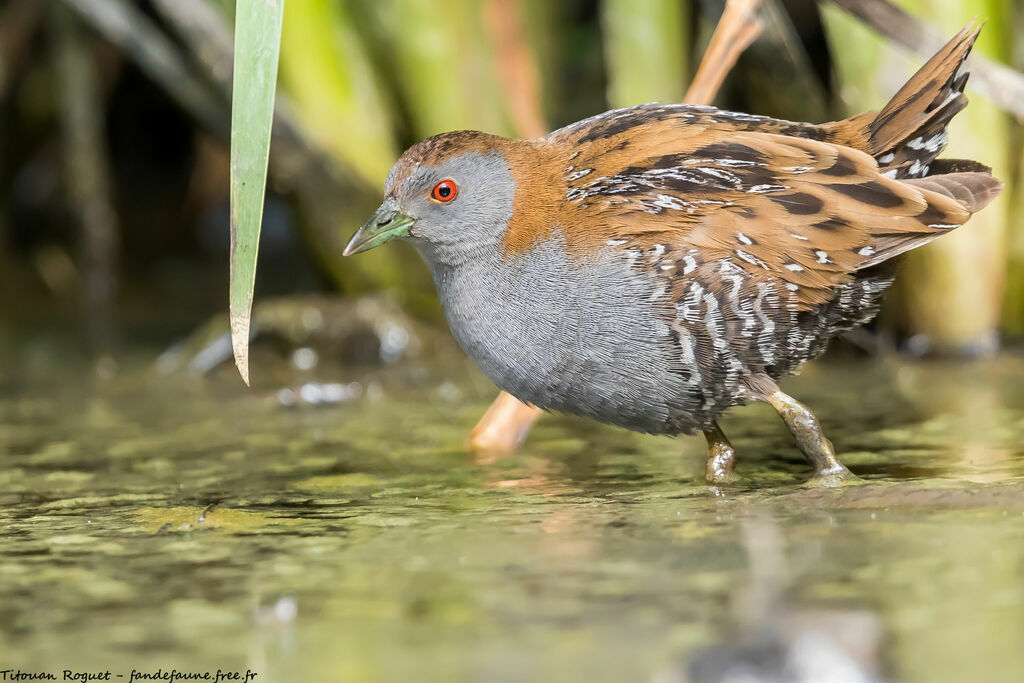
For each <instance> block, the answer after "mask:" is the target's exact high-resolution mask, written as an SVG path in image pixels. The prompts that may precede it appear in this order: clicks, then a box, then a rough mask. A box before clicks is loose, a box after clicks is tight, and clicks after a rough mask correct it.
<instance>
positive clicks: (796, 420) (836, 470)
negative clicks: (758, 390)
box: [768, 390, 857, 487]
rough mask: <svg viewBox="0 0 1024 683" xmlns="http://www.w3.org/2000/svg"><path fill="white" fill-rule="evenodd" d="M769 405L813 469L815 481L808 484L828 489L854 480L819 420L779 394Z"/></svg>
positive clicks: (769, 399)
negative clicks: (837, 455)
mask: <svg viewBox="0 0 1024 683" xmlns="http://www.w3.org/2000/svg"><path fill="white" fill-rule="evenodd" d="M768 402H769V403H771V404H772V407H773V408H775V410H777V411H779V416H780V417H782V419H783V420H784V421H785V423H786V426H787V427H789V431H791V432H792V433H793V438H795V439H796V443H797V446H799V447H800V450H801V451H803V453H804V455H805V456H807V459H808V460H810V461H811V465H813V466H814V477H813V478H812V479H811V481H810V482H808V483H811V484H815V485H819V486H830V487H831V486H839V485H840V484H842V483H843V482H844V481H850V480H855V479H856V478H857V477H856V476H854V474H853V473H852V472H850V470H848V469H846V465H844V464H843V463H841V462H839V459H838V458H836V452H835V449H834V448H833V447H832V442H831V441H829V440H828V439H826V438H825V434H824V433H823V432H822V431H821V425H820V424H819V423H818V418H816V417H815V416H814V413H812V412H811V411H810V409H809V408H808V407H807V406H805V405H804V404H803V403H800V401H797V400H796V399H795V398H793V397H792V396H790V395H788V394H785V393H783V392H782V391H779V390H776V391H775V392H774V393H772V394H771V395H770V396H769V397H768Z"/></svg>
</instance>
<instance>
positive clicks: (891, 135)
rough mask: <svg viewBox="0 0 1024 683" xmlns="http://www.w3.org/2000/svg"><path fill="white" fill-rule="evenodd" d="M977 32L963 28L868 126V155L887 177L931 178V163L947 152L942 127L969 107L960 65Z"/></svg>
mask: <svg viewBox="0 0 1024 683" xmlns="http://www.w3.org/2000/svg"><path fill="white" fill-rule="evenodd" d="M980 32H981V29H980V28H974V25H973V24H969V25H968V26H966V27H964V28H963V29H962V30H961V31H960V32H959V33H957V34H956V35H955V36H953V38H952V40H950V41H949V42H948V43H946V44H945V45H944V46H943V47H942V49H941V50H939V51H938V52H937V53H935V55H934V56H933V57H932V58H931V59H929V60H928V61H927V63H925V65H924V66H922V67H921V68H920V69H918V71H917V73H915V74H914V75H913V76H912V77H911V78H910V80H909V81H907V83H906V84H905V85H904V86H903V87H902V88H900V89H899V92H897V93H896V94H895V95H893V97H892V99H891V100H889V103H888V104H887V105H885V108H884V109H882V111H880V112H878V114H876V115H874V118H871V119H870V122H868V123H867V126H866V130H865V133H866V136H867V139H868V140H867V141H868V152H869V153H870V154H871V155H872V156H873V157H875V159H876V160H877V161H878V165H879V167H881V168H882V169H883V170H884V171H886V172H887V173H888V174H889V175H892V176H893V177H896V178H922V177H924V176H926V175H930V174H929V170H930V167H931V165H932V162H934V161H935V157H936V156H938V154H939V152H941V151H942V149H943V148H944V147H945V146H946V126H947V125H949V122H950V120H952V118H953V117H954V116H956V114H957V113H958V112H960V111H961V110H962V109H963V108H964V107H966V106H967V97H966V96H965V95H964V93H963V90H964V85H965V84H966V83H967V76H968V72H967V70H966V69H965V68H964V61H965V60H966V59H967V55H968V54H970V52H971V47H973V46H974V41H975V40H976V39H977V38H978V33H980ZM968 163H969V162H968ZM935 170H937V169H935ZM935 170H933V172H932V174H934V172H935ZM957 170H961V169H957ZM962 170H981V169H973V168H972V169H962Z"/></svg>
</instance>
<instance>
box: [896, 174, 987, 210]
mask: <svg viewBox="0 0 1024 683" xmlns="http://www.w3.org/2000/svg"><path fill="white" fill-rule="evenodd" d="M903 182H905V183H907V184H908V185H913V186H914V187H917V188H919V189H922V190H929V191H931V192H936V193H938V194H942V195H945V196H947V197H949V198H950V199H955V200H956V201H957V202H959V203H960V205H961V206H963V207H964V209H966V210H967V211H969V212H970V213H977V212H979V211H981V210H982V209H983V208H985V207H986V206H987V205H988V203H989V202H991V201H992V200H993V199H995V198H996V196H997V195H998V194H999V191H1000V190H1002V189H1003V183H1002V182H1000V181H999V180H998V179H997V178H995V177H993V176H991V175H989V174H988V173H976V172H964V173H947V174H945V175H933V176H928V177H927V178H909V179H907V180H905V181H903Z"/></svg>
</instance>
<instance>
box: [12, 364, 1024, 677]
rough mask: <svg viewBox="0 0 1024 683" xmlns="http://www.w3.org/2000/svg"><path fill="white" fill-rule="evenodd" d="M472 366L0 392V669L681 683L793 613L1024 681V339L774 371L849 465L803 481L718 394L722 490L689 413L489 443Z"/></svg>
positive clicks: (926, 661)
mask: <svg viewBox="0 0 1024 683" xmlns="http://www.w3.org/2000/svg"><path fill="white" fill-rule="evenodd" d="M452 367H455V368H456V369H455V370H454V371H453V370H452ZM464 367H465V366H464V365H461V360H460V359H459V357H458V356H457V355H455V354H454V353H451V354H450V355H448V356H446V357H444V359H442V360H441V361H439V362H438V364H437V365H423V366H419V365H414V366H408V365H400V366H396V367H394V368H393V369H392V370H389V371H386V372H384V373H382V374H379V375H378V376H376V378H375V381H379V382H380V383H381V386H382V387H383V388H382V390H381V391H380V392H378V393H377V394H375V395H374V396H373V397H370V396H367V395H366V394H364V395H363V396H362V397H361V398H359V399H357V400H352V401H346V402H342V403H337V404H332V405H326V406H298V407H296V406H292V407H285V406H282V405H280V403H279V402H278V401H276V400H275V395H276V394H275V391H274V390H273V389H267V390H265V391H257V392H253V393H248V392H244V391H241V390H240V389H237V388H236V387H235V385H234V384H230V383H226V382H219V381H217V380H216V379H211V380H206V381H197V380H186V379H180V378H179V379H168V380H163V383H162V384H159V385H158V384H156V383H155V382H154V381H153V380H152V378H147V377H132V376H129V377H125V378H123V379H122V380H118V381H116V382H114V383H111V384H107V385H104V386H101V387H98V388H97V387H94V386H92V384H91V381H90V380H89V379H88V378H85V377H82V378H80V379H79V380H76V381H69V382H70V383H69V382H64V383H63V384H62V386H61V389H60V391H56V390H54V389H53V388H52V384H47V383H44V382H38V383H37V384H33V383H32V382H29V381H26V382H23V383H20V389H19V391H18V392H14V391H13V390H6V392H5V393H4V394H2V395H0V453H2V455H0V458H2V461H0V462H2V467H0V482H2V483H3V486H2V488H0V501H2V506H0V558H2V560H0V653H2V657H0V659H2V664H3V668H8V667H14V668H18V667H20V668H22V669H25V670H53V671H55V672H58V671H59V670H60V669H63V668H72V669H81V670H86V669H90V670H91V669H101V668H102V669H105V668H110V669H112V670H115V671H116V670H122V671H123V672H125V673H127V671H128V670H130V669H131V668H136V669H147V670H153V669H156V668H157V667H161V666H162V667H164V668H166V669H169V668H178V669H179V670H181V669H184V668H189V669H193V670H195V669H198V670H206V669H209V670H216V669H217V668H233V669H242V670H244V669H246V668H249V669H253V670H255V671H258V672H259V673H260V676H261V678H260V679H258V680H260V681H263V682H266V681H298V680H302V681H336V680H346V681H348V680H351V681H389V680H394V681H400V680H402V681H404V680H425V681H432V680H437V681H454V680H485V681H535V680H545V681H548V680H593V681H626V680H630V681H632V680H678V678H673V677H676V676H678V675H679V674H680V672H681V671H682V670H684V669H685V666H686V665H687V664H686V663H687V662H690V661H691V660H692V659H693V658H695V657H701V656H702V654H701V653H706V652H708V650H707V648H708V647H709V646H712V645H716V644H718V645H721V644H727V645H729V644H736V643H738V642H741V641H742V640H743V638H744V637H745V636H744V634H749V633H759V632H763V631H770V632H777V633H778V635H779V637H780V638H783V639H784V638H787V637H790V635H788V634H790V633H792V632H793V631H792V629H794V628H796V626H794V624H802V625H803V626H802V627H801V628H810V629H812V631H813V632H819V633H821V632H824V633H829V632H833V633H837V632H839V631H841V630H851V629H852V631H851V632H852V633H854V634H856V635H857V637H856V638H855V640H856V641H858V642H861V643H862V644H865V643H866V644H870V643H875V645H872V646H870V647H869V646H868V645H865V649H866V650H867V651H868V654H866V655H865V661H866V664H865V666H869V667H870V666H877V667H880V670H881V671H882V672H883V673H885V674H886V675H888V676H891V677H896V678H900V679H903V680H927V681H933V680H934V681H970V680H977V676H978V672H980V671H984V672H985V674H986V677H987V680H1007V681H1010V680H1024V652H1022V650H1021V647H1020V643H1022V642H1024V617H1022V615H1024V609H1022V608H1024V572H1022V570H1024V543H1021V539H1022V538H1024V449H1022V447H1021V445H1020V444H1021V442H1022V439H1021V437H1022V436H1024V410H1022V408H1024V396H1022V393H1024V389H1021V387H1022V386H1024V384H1022V382H1021V380H1022V379H1024V365H1022V363H1021V362H1020V360H1019V359H1015V358H1010V357H1006V358H1002V359H999V360H998V361H994V362H991V363H979V364H971V365H966V366H957V365H948V364H912V365H889V364H875V363H871V362H865V363H860V364H856V365H850V366H846V365H836V364H828V363H819V364H814V365H812V366H810V367H809V368H808V370H807V372H806V373H805V375H804V376H802V377H800V378H796V379H794V380H792V381H791V382H789V383H788V384H787V388H788V389H789V390H790V391H791V392H792V393H793V394H794V395H796V396H799V397H800V398H801V399H802V400H804V401H806V402H807V403H808V404H809V405H811V406H813V407H814V408H815V410H816V411H817V413H818V415H819V417H820V418H821V420H822V422H823V423H824V426H825V427H826V430H827V432H828V433H829V435H830V437H831V438H832V439H833V441H834V442H835V443H836V446H837V449H838V450H839V452H840V453H842V454H844V459H845V461H846V462H847V464H849V465H850V467H851V468H852V469H853V470H854V471H855V472H857V473H858V474H860V475H861V476H862V477H863V478H864V479H865V480H866V482H867V483H865V484H864V485H862V486H856V487H850V488H847V489H843V490H839V491H831V490H828V491H826V490H815V489H807V488H805V487H803V486H802V483H803V482H804V480H805V479H806V477H807V475H808V468H807V466H806V464H805V463H803V462H802V460H801V457H800V455H799V453H798V452H797V451H796V450H795V448H794V447H793V446H792V444H791V443H790V440H789V437H788V435H787V434H786V432H785V429H784V427H783V426H782V425H781V424H780V423H779V422H778V420H777V418H775V417H774V415H773V414H772V413H771V411H770V410H765V409H764V408H763V407H759V406H751V407H749V408H744V409H741V410H738V411H736V412H735V414H734V415H731V416H730V417H728V418H727V419H726V420H725V421H724V427H725V429H726V432H727V433H728V434H729V436H730V438H731V439H732V442H733V444H734V445H735V446H736V448H737V450H738V452H739V454H740V457H741V461H740V465H739V469H738V472H739V474H740V477H741V478H740V481H739V483H738V484H737V485H736V486H731V487H722V488H712V487H708V486H706V485H705V484H704V483H703V481H702V479H701V477H702V471H703V462H702V458H703V450H704V449H703V442H702V440H700V439H697V438H691V439H685V438H684V439H675V440H672V439H666V438H652V437H645V436H642V435H635V434H630V433H627V432H624V431H620V430H615V429H611V428H607V427H602V426H600V425H594V424H592V423H588V422H584V421H580V420H575V419H570V418H564V417H547V418H545V419H544V420H542V421H541V423H540V424H539V425H538V427H537V429H536V430H535V431H534V433H533V435H531V438H530V439H529V441H528V443H527V445H526V448H525V449H524V450H523V451H522V452H520V453H518V454H515V455H513V456H510V457H507V458H502V459H497V460H488V461H480V462H477V461H475V460H474V458H473V457H472V456H471V455H469V454H467V453H465V452H464V451H463V450H462V446H461V443H462V438H463V437H464V435H465V432H466V431H467V430H468V429H469V428H470V427H471V426H472V424H473V422H474V420H475V419H476V417H478V415H479V413H480V412H482V410H483V409H484V408H485V407H486V405H487V401H488V399H489V398H490V397H491V396H492V393H493V390H492V389H491V388H490V387H489V385H488V384H487V383H486V382H485V381H483V380H481V379H480V378H479V377H478V376H476V375H471V374H466V371H465V370H464V369H459V368H464ZM10 372H13V370H12V371H7V374H9V373H10ZM325 372H328V370H325ZM344 379H345V381H350V380H354V381H361V382H367V381H369V380H368V379H367V378H365V377H356V378H352V377H346V378H344ZM444 382H453V383H455V384H456V385H457V386H458V387H459V389H460V394H459V397H458V398H457V400H447V401H446V400H442V399H439V394H438V391H437V387H438V386H440V385H441V384H442V383H444ZM47 387H50V388H49V389H47ZM28 395H31V401H30V403H28V404H26V403H24V401H25V400H26V399H25V397H26V396H28ZM446 395H450V392H446ZM211 506H212V507H211ZM808 624H809V625H810V626H807V625H808ZM876 641H877V642H876ZM872 647H873V648H875V651H872Z"/></svg>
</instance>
